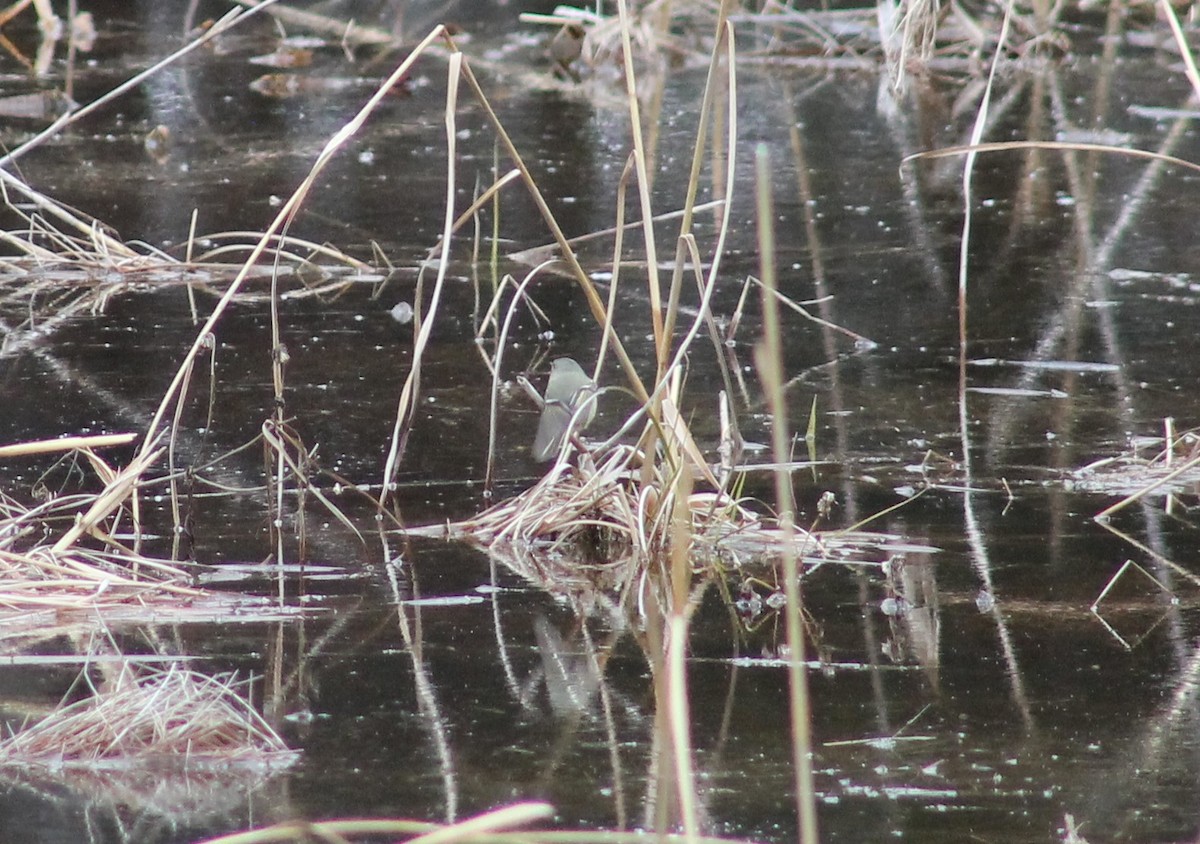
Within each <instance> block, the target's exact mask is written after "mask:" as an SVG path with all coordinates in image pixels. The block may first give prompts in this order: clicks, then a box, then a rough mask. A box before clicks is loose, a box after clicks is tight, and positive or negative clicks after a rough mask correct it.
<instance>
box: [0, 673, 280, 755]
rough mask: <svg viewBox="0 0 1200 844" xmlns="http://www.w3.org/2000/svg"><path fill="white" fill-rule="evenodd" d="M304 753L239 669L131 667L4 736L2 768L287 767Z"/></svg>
mask: <svg viewBox="0 0 1200 844" xmlns="http://www.w3.org/2000/svg"><path fill="white" fill-rule="evenodd" d="M295 758H296V755H295V754H294V753H293V752H292V751H289V750H288V749H287V746H286V745H285V744H284V742H283V740H282V739H281V738H280V737H279V735H278V734H277V733H276V732H275V731H274V730H273V729H271V727H270V725H269V724H267V723H266V721H264V720H263V718H262V716H261V715H259V714H258V712H257V711H256V710H255V709H254V707H253V706H251V705H250V704H249V703H248V702H247V701H246V700H245V698H244V697H242V695H241V694H240V693H239V684H238V683H237V681H236V679H235V678H234V677H233V676H232V675H226V676H216V677H212V676H206V675H203V674H199V673H196V672H194V671H188V670H185V669H183V668H179V667H178V666H171V667H169V668H167V669H164V670H156V671H153V672H151V673H147V674H139V673H138V672H136V671H135V670H133V669H132V668H130V667H128V666H125V667H123V668H122V670H121V671H119V672H117V673H116V674H115V675H113V676H112V677H111V678H110V680H109V681H108V685H107V687H106V688H104V689H102V690H100V691H98V692H97V693H96V694H95V695H94V696H93V697H89V698H86V699H84V700H80V701H77V702H75V703H72V704H69V705H67V706H64V707H62V708H60V709H58V710H56V711H55V712H53V713H52V714H50V715H48V716H47V717H46V718H44V719H42V720H41V721H39V722H38V723H37V724H35V725H33V726H31V727H29V728H27V729H23V730H19V731H18V732H16V733H14V734H13V735H12V736H10V737H8V738H7V739H5V740H4V741H2V742H0V767H4V766H17V767H25V766H28V765H34V764H40V765H43V766H47V767H53V768H63V767H74V766H82V767H87V768H92V769H95V768H97V767H103V766H106V765H108V766H117V767H128V766H130V765H135V764H139V763H149V762H153V763H155V764H163V763H164V761H165V760H174V761H175V763H176V764H178V765H180V766H182V767H184V768H191V767H196V768H203V767H228V766H251V767H257V768H262V769H269V768H272V767H278V766H286V765H289V764H291V763H292V762H293V761H295Z"/></svg>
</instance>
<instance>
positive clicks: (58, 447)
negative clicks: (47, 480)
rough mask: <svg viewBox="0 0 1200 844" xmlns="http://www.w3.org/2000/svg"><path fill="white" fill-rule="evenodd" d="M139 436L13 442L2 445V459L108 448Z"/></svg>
mask: <svg viewBox="0 0 1200 844" xmlns="http://www.w3.org/2000/svg"><path fill="white" fill-rule="evenodd" d="M137 438H138V435H137V434H97V435H95V436H90V437H89V436H79V437H60V438H59V439H54V440H36V441H34V442H25V443H13V444H12V445H4V446H0V459H4V458H8V457H27V456H29V455H31V454H53V453H55V452H59V451H70V450H72V449H76V448H78V449H85V448H86V449H93V448H108V447H109V446H114V445H128V444H129V443H131V442H133V441H134V440H136V439H137Z"/></svg>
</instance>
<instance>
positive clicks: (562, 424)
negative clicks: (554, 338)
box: [533, 358, 596, 463]
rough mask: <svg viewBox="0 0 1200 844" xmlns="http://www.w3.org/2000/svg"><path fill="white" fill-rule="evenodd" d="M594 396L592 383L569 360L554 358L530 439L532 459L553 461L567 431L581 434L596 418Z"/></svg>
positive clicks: (594, 391) (576, 364) (571, 360)
mask: <svg viewBox="0 0 1200 844" xmlns="http://www.w3.org/2000/svg"><path fill="white" fill-rule="evenodd" d="M595 396H596V382H595V381H593V380H592V379H591V378H590V377H589V376H588V374H587V373H586V372H584V371H583V367H581V366H580V365H579V364H578V363H576V362H575V361H574V360H573V359H571V358H558V359H556V360H555V361H554V363H552V364H550V381H549V382H548V383H547V384H546V395H545V398H544V400H543V403H542V415H541V418H540V419H538V428H537V436H535V437H534V439H533V459H534V460H536V461H538V462H539V463H541V462H544V461H546V460H552V459H554V457H555V455H557V454H558V452H559V450H560V449H561V448H562V443H563V439H564V438H565V437H566V436H567V433H568V432H569V431H571V430H575V431H582V430H583V429H584V428H586V427H587V426H588V425H590V424H591V423H592V420H593V419H594V418H595V417H596V400H595ZM576 414H578V418H576ZM572 419H575V423H574V426H572V424H571V420H572Z"/></svg>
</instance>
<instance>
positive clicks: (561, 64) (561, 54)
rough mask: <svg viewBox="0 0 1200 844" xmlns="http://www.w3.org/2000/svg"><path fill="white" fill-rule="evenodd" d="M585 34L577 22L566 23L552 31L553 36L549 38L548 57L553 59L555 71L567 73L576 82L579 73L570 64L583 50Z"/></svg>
mask: <svg viewBox="0 0 1200 844" xmlns="http://www.w3.org/2000/svg"><path fill="white" fill-rule="evenodd" d="M585 34H586V33H585V32H584V29H583V27H582V26H580V25H579V24H577V23H567V24H563V27H562V29H560V30H559V31H558V32H556V33H554V37H553V38H551V39H550V58H552V59H553V60H554V64H555V71H556V72H557V71H562V72H563V73H566V74H568V75H569V76H570V77H571V78H572V79H573V80H575V81H576V82H578V81H579V74H578V73H576V72H575V70H574V68H572V67H571V64H572V63H573V62H574V61H575V60H576V59H577V58H579V54H580V53H582V52H583V37H584V35H585Z"/></svg>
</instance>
